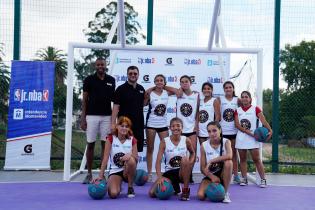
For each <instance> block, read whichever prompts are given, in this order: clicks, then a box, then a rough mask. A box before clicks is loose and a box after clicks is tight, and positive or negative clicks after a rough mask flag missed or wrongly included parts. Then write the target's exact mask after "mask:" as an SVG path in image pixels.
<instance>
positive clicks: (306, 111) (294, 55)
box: [280, 41, 315, 138]
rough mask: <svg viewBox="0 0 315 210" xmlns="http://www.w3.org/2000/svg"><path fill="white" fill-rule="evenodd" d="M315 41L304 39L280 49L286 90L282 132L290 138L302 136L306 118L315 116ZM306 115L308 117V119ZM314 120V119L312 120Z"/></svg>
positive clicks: (281, 115) (282, 101)
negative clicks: (314, 88) (294, 44)
mask: <svg viewBox="0 0 315 210" xmlns="http://www.w3.org/2000/svg"><path fill="white" fill-rule="evenodd" d="M314 58H315V42H314V41H310V42H306V41H302V42H301V43H299V44H298V45H296V46H291V45H286V46H285V49H284V50H281V54H280V61H281V74H282V75H283V78H284V80H285V81H286V82H287V84H288V86H287V90H286V92H285V93H284V94H283V96H282V97H281V101H280V131H281V132H282V133H283V134H285V135H286V136H287V137H288V138H303V137H307V135H309V134H308V133H307V132H304V131H305V119H313V118H312V116H315V109H314V106H315V98H314V97H312V96H313V95H314V94H313V87H314V85H315V60H314ZM306 116H307V118H305V117H306ZM310 123H312V122H310Z"/></svg>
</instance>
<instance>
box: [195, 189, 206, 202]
mask: <svg viewBox="0 0 315 210" xmlns="http://www.w3.org/2000/svg"><path fill="white" fill-rule="evenodd" d="M197 197H198V199H199V200H201V201H203V200H204V199H205V193H204V192H202V191H201V190H200V191H198V193H197Z"/></svg>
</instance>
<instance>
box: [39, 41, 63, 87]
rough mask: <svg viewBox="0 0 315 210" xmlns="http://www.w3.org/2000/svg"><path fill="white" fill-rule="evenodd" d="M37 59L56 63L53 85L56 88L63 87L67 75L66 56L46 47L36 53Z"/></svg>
mask: <svg viewBox="0 0 315 210" xmlns="http://www.w3.org/2000/svg"><path fill="white" fill-rule="evenodd" d="M36 56H37V59H35V60H39V61H54V62H56V67H55V79H56V80H55V82H56V83H55V84H56V85H57V86H58V87H61V86H62V85H64V79H65V78H66V75H67V59H66V54H65V53H64V52H63V51H62V50H59V49H57V48H55V47H51V46H48V47H47V48H42V49H40V50H38V51H37V52H36Z"/></svg>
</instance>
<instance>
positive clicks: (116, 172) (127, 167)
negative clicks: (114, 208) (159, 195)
mask: <svg viewBox="0 0 315 210" xmlns="http://www.w3.org/2000/svg"><path fill="white" fill-rule="evenodd" d="M109 158H110V169H109V178H108V181H107V186H108V195H109V197H110V198H117V197H118V196H119V194H120V191H121V183H122V181H124V182H128V193H127V196H128V197H129V198H132V197H135V192H134V189H133V180H134V176H135V172H136V168H137V162H138V150H137V140H136V139H135V138H134V137H133V136H132V131H131V120H130V119H129V118H128V117H124V116H121V117H119V118H118V122H117V125H116V128H115V131H114V135H108V136H107V137H106V143H105V150H104V157H103V161H102V166H101V170H100V173H99V177H98V178H97V179H96V180H95V181H97V180H103V179H105V177H104V172H105V169H106V165H107V161H108V159H109Z"/></svg>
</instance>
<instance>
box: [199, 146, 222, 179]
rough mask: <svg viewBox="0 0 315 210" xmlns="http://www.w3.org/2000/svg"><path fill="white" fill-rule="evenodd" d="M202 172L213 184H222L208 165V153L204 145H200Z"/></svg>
mask: <svg viewBox="0 0 315 210" xmlns="http://www.w3.org/2000/svg"><path fill="white" fill-rule="evenodd" d="M209 163H211V162H209ZM200 170H201V173H203V175H205V176H207V177H209V179H210V180H211V181H212V182H215V183H219V182H220V178H218V177H217V176H215V175H213V174H212V173H211V172H210V171H209V164H207V160H206V153H205V150H204V148H203V146H202V145H200Z"/></svg>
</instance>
